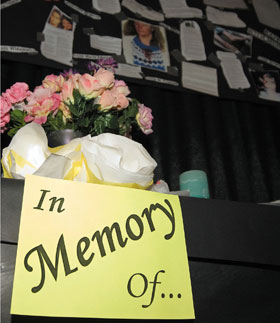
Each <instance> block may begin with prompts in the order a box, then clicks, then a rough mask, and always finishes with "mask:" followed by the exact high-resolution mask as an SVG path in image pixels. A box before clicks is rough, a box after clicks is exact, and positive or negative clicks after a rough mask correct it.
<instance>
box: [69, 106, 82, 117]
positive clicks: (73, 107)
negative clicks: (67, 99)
mask: <svg viewBox="0 0 280 323" xmlns="http://www.w3.org/2000/svg"><path fill="white" fill-rule="evenodd" d="M69 109H70V112H71V113H72V115H73V116H75V117H79V115H80V112H79V110H78V109H77V107H76V106H75V105H74V104H69Z"/></svg>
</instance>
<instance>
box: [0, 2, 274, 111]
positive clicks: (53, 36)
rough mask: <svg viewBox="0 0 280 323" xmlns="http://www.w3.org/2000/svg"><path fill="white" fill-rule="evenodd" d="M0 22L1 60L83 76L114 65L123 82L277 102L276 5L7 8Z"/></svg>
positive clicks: (9, 5) (61, 4)
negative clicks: (103, 62)
mask: <svg viewBox="0 0 280 323" xmlns="http://www.w3.org/2000/svg"><path fill="white" fill-rule="evenodd" d="M1 15H2V35H1V37H2V42H1V54H2V59H6V60H14V61H20V62H26V63H31V64H36V65H40V66H47V67H52V68H56V69H59V70H61V71H63V70H68V69H70V68H72V69H76V70H77V71H79V72H80V73H81V72H82V73H86V72H88V71H89V70H88V65H89V64H92V63H96V62H98V60H99V59H100V58H113V59H114V60H115V61H116V63H117V65H118V66H117V68H116V69H115V73H116V75H117V76H118V75H120V76H121V77H122V78H123V79H125V80H127V81H131V82H136V83H143V84H151V85H152V86H160V87H167V88H170V89H175V90H180V91H195V92H200V93H206V94H209V95H213V96H216V97H222V98H229V99H237V100H244V101H251V102H256V103H265V104H268V105H279V102H280V60H279V51H280V6H279V0H277V1H276V0H265V1H262V0H232V1H221V0H200V1H198V0H177V1H168V0H153V1H151V0H150V1H149V0H121V1H119V0H111V1H110V0H106V1H105V0H84V1H78V0H69V1H68V0H37V1H32V0H7V1H2V2H1ZM145 29H146V31H145ZM145 32H146V33H148V32H151V34H152V37H151V38H150V39H149V37H144V36H145ZM140 33H142V36H143V37H144V38H143V37H142V36H141V34H140ZM146 36H147V35H146ZM143 39H144V40H143ZM148 40H149V41H148ZM3 90H5V89H3Z"/></svg>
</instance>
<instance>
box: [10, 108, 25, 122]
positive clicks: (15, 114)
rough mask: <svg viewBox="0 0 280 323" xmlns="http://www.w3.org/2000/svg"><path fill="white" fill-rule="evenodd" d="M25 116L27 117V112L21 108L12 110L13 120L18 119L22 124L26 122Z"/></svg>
mask: <svg viewBox="0 0 280 323" xmlns="http://www.w3.org/2000/svg"><path fill="white" fill-rule="evenodd" d="M24 117H25V113H24V112H23V111H21V110H12V111H11V119H12V120H13V121H17V122H19V123H21V124H25V121H24Z"/></svg>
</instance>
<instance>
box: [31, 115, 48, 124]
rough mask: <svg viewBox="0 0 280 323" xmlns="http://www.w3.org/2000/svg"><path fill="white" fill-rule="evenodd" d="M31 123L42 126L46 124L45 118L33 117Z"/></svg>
mask: <svg viewBox="0 0 280 323" xmlns="http://www.w3.org/2000/svg"><path fill="white" fill-rule="evenodd" d="M33 122H35V123H38V124H44V123H46V122H47V116H41V117H35V118H34V120H33Z"/></svg>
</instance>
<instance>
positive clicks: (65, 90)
mask: <svg viewBox="0 0 280 323" xmlns="http://www.w3.org/2000/svg"><path fill="white" fill-rule="evenodd" d="M73 90H74V86H73V82H72V81H71V80H68V81H66V82H64V84H63V86H62V90H61V96H62V100H63V101H64V102H67V103H74V98H73Z"/></svg>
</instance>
